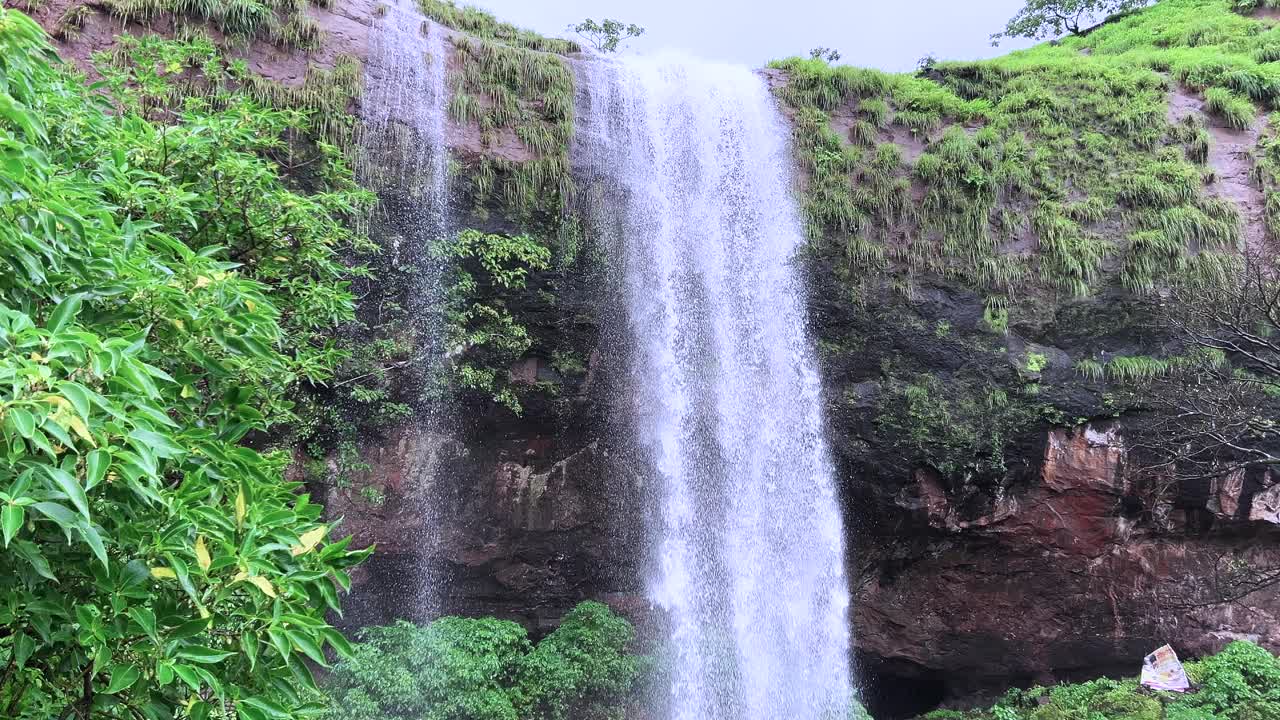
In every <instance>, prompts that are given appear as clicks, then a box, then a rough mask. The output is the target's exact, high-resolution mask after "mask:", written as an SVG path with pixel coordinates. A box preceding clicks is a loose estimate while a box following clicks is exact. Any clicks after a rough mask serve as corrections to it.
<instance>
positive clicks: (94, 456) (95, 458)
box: [85, 449, 111, 490]
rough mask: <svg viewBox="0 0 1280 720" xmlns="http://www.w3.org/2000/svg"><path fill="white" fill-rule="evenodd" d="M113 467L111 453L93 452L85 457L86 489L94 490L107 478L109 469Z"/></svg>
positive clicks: (104, 451)
mask: <svg viewBox="0 0 1280 720" xmlns="http://www.w3.org/2000/svg"><path fill="white" fill-rule="evenodd" d="M110 466H111V453H109V452H107V451H106V450H102V449H98V450H91V451H90V452H89V454H88V455H86V456H85V489H86V490H92V489H93V488H95V487H97V486H98V483H101V482H102V480H103V478H105V477H106V476H107V468H108V467H110Z"/></svg>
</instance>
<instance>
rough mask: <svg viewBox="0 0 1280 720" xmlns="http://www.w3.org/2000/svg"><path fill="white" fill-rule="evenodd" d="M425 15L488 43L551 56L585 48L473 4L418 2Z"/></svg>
mask: <svg viewBox="0 0 1280 720" xmlns="http://www.w3.org/2000/svg"><path fill="white" fill-rule="evenodd" d="M418 6H419V7H421V8H422V12H423V13H424V14H425V15H426V16H427V17H429V18H431V19H432V20H435V21H436V22H438V23H440V24H441V25H447V26H448V27H451V28H453V29H455V30H461V31H462V32H465V33H467V34H469V35H472V36H474V37H477V38H481V39H484V40H496V41H498V42H501V43H503V44H505V45H510V46H512V47H518V48H523V49H526V50H536V51H539V52H548V53H559V54H562V55H563V54H567V53H576V52H580V51H581V50H582V48H581V47H580V46H579V45H578V43H576V42H574V41H572V40H563V39H561V38H549V37H545V36H543V35H539V34H538V33H535V32H533V31H532V30H524V29H522V28H518V27H516V26H514V25H511V24H508V23H504V22H501V21H499V20H498V19H497V18H495V17H494V16H493V15H492V14H491V13H489V12H486V11H484V10H481V9H480V8H477V7H473V6H470V5H459V4H457V3H454V2H449V1H448V0H418Z"/></svg>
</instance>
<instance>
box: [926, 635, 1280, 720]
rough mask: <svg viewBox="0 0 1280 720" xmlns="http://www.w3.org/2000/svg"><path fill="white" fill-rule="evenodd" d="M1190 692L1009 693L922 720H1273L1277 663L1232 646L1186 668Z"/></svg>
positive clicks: (1092, 688) (1121, 684)
mask: <svg viewBox="0 0 1280 720" xmlns="http://www.w3.org/2000/svg"><path fill="white" fill-rule="evenodd" d="M1186 667H1187V674H1188V675H1189V676H1190V678H1191V680H1192V682H1193V684H1194V685H1195V687H1193V688H1192V691H1191V692H1189V693H1186V694H1181V693H1151V692H1149V691H1146V690H1142V689H1140V688H1139V686H1138V682H1137V681H1136V680H1111V679H1108V678H1101V679H1098V680H1091V681H1089V682H1084V683H1075V684H1071V685H1058V686H1055V687H1052V688H1043V687H1033V688H1031V689H1029V690H1011V691H1009V692H1008V693H1006V694H1005V696H1004V697H1003V698H1001V699H1000V702H999V703H997V704H996V705H995V706H993V707H992V708H990V709H989V710H971V711H967V712H958V711H955V710H935V711H934V712H931V713H928V714H926V715H925V716H924V718H925V720H1161V719H1162V718H1167V719H1168V720H1274V718H1280V658H1277V657H1276V656H1274V655H1272V654H1271V653H1269V652H1267V651H1266V650H1264V649H1263V648H1261V647H1258V646H1257V645H1254V644H1253V643H1249V642H1244V641H1236V642H1233V643H1231V644H1230V645H1228V646H1227V647H1226V648H1225V649H1224V650H1223V651H1222V652H1220V653H1218V654H1217V655H1214V656H1212V657H1210V658H1206V659H1205V660H1202V661H1200V662H1191V663H1187V666H1186Z"/></svg>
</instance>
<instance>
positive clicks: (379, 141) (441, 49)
mask: <svg viewBox="0 0 1280 720" xmlns="http://www.w3.org/2000/svg"><path fill="white" fill-rule="evenodd" d="M384 7H385V8H386V11H385V13H384V15H383V16H382V17H381V18H380V19H379V20H378V21H377V25H376V26H375V29H374V31H373V32H372V33H371V34H370V48H369V59H368V61H367V62H366V63H365V87H366V88H367V91H366V92H365V94H364V97H363V98H362V101H361V106H362V112H361V117H362V119H363V121H364V122H363V127H362V133H361V139H360V145H361V150H362V157H363V158H364V162H363V163H362V168H361V175H362V178H361V180H362V181H363V182H364V183H365V184H366V186H368V187H370V188H372V189H373V190H375V191H379V192H380V194H384V195H386V194H390V193H394V194H395V195H400V196H403V197H404V198H405V199H406V200H407V203H406V204H408V205H410V206H411V212H412V213H413V215H414V216H415V217H414V218H413V219H414V221H415V223H416V226H417V228H418V235H419V239H422V240H425V241H427V242H430V241H432V240H434V239H436V238H439V237H441V236H443V235H444V233H445V232H446V229H447V225H448V205H449V177H448V175H449V149H448V145H447V144H446V142H445V129H446V127H447V123H446V122H445V120H446V112H447V105H448V102H449V90H448V87H447V86H446V84H445V76H446V69H447V67H446V66H447V65H448V55H447V54H446V52H445V30H444V28H443V27H441V26H439V25H436V24H435V23H431V22H429V21H428V20H427V19H426V18H425V17H423V15H422V14H421V13H420V12H419V11H418V9H417V7H416V5H415V3H414V2H413V0H393V2H392V3H391V4H388V5H385V6H384ZM384 191H390V193H386V192H384Z"/></svg>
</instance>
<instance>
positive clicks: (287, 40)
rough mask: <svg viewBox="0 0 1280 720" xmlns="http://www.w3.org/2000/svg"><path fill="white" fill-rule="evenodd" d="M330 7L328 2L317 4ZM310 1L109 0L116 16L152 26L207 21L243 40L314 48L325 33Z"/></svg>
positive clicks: (122, 19)
mask: <svg viewBox="0 0 1280 720" xmlns="http://www.w3.org/2000/svg"><path fill="white" fill-rule="evenodd" d="M316 4H317V5H318V6H320V7H327V6H328V5H327V4H326V3H325V2H319V3H316ZM306 5H307V2H306V0H105V2H104V7H105V8H106V9H107V11H108V12H109V13H110V14H111V16H112V17H114V18H117V19H119V20H121V21H124V22H136V23H139V24H142V25H150V24H151V23H153V22H155V21H156V20H157V19H159V18H161V17H165V16H168V17H172V18H174V19H175V21H176V22H177V23H178V24H179V25H191V24H194V25H195V26H197V27H198V26H199V25H200V24H204V23H207V24H208V25H211V26H213V27H215V28H217V29H218V30H220V31H221V32H223V33H226V34H227V35H230V36H232V37H233V38H237V39H241V40H250V39H264V40H268V41H269V42H271V43H273V44H275V45H278V46H280V47H284V48H289V49H294V50H314V49H315V48H317V47H319V45H320V41H321V40H322V36H323V33H322V31H321V30H320V26H319V25H318V24H316V22H315V21H314V20H312V19H311V18H310V17H308V16H306V15H304V14H303V13H302V10H303V9H304V8H305V7H306Z"/></svg>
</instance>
